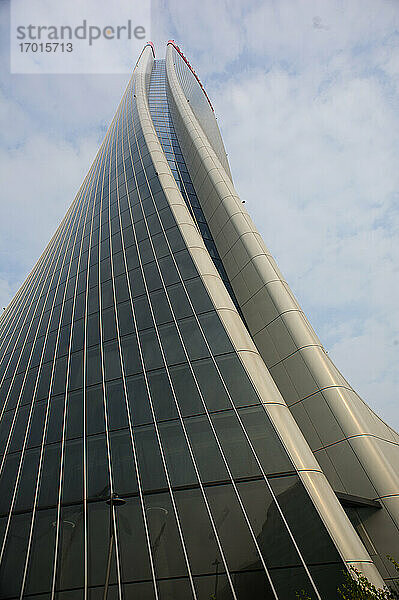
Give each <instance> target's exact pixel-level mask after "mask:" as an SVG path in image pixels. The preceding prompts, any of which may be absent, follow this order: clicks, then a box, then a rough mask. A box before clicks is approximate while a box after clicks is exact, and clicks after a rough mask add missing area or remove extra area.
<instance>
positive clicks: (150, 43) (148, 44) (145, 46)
mask: <svg viewBox="0 0 399 600" xmlns="http://www.w3.org/2000/svg"><path fill="white" fill-rule="evenodd" d="M147 46H150V48H151V50H152V53H153V55H154V58H155V48H154V44H153V43H152V42H147V43H146V44H145V45H144V46H143V49H142V51H141V52H140V56H139V57H138V59H137V61H136V66H135V67H134V68H136V67H137V65H138V64H139V62H140V59H141V57H142V56H143V52H144V50H145V49H146V48H147Z"/></svg>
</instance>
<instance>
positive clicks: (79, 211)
mask: <svg viewBox="0 0 399 600" xmlns="http://www.w3.org/2000/svg"><path fill="white" fill-rule="evenodd" d="M94 167H95V164H93V165H92V169H90V171H92V170H94ZM88 182H89V178H85V181H84V183H85V189H87V184H88ZM84 200H85V193H83V194H82V198H81V205H80V206H78V207H77V209H76V211H75V213H74V216H73V224H72V226H70V232H69V237H68V240H67V244H66V248H65V253H64V256H63V259H62V265H61V269H60V272H59V276H58V284H59V282H60V279H61V275H62V269H63V266H64V264H65V262H66V256H67V252H68V249H69V247H71V255H70V259H69V266H68V273H69V272H70V268H71V264H72V261H73V249H74V247H75V243H76V239H77V236H78V233H79V223H80V219H81V216H82V213H83V207H84ZM76 224H77V225H76ZM75 225H76V230H75V232H74V235H73V227H74V226H75ZM72 238H73V243H72V245H71V240H72ZM67 281H68V275H67V278H66V282H65V288H64V292H63V301H62V309H61V314H60V319H59V323H58V329H57V337H56V343H55V348H54V358H53V362H52V370H51V376H50V385H49V391H48V395H47V402H46V414H45V419H44V427H43V434H42V444H41V448H40V458H39V466H38V477H37V482H36V489H35V497H34V503H33V510H32V519H31V526H30V532H29V539H28V548H27V554H26V559H25V567H24V574H23V580H22V586H21V593H20V599H21V600H22V598H23V596H24V591H25V585H26V578H27V574H28V567H29V561H30V551H31V545H32V537H33V531H34V525H35V517H36V513H37V510H38V508H37V501H38V496H39V490H40V483H41V476H42V466H43V455H44V447H45V440H46V435H47V426H48V417H49V410H50V398H51V393H52V386H53V381H54V372H55V365H56V357H57V350H58V342H59V336H60V330H61V321H62V315H63V311H64V306H65V297H66V293H67ZM57 287H58V285H57ZM55 298H56V294H55V295H54V299H53V306H54V302H55ZM49 323H50V321H49ZM71 325H72V323H71ZM44 349H45V346H43V353H44ZM43 355H44V354H43ZM42 358H43V356H42ZM37 381H38V380H37ZM37 381H36V388H37ZM36 388H35V391H36Z"/></svg>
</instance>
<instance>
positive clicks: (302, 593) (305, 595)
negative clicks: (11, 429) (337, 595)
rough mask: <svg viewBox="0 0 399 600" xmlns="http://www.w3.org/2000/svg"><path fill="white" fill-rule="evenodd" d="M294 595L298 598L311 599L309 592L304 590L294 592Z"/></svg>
mask: <svg viewBox="0 0 399 600" xmlns="http://www.w3.org/2000/svg"><path fill="white" fill-rule="evenodd" d="M295 596H296V598H298V600H312V598H311V597H310V596H309V594H308V593H307V592H305V590H301V591H300V592H296V594H295Z"/></svg>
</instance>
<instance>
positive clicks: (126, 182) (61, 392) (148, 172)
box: [0, 61, 342, 600]
mask: <svg viewBox="0 0 399 600" xmlns="http://www.w3.org/2000/svg"><path fill="white" fill-rule="evenodd" d="M149 102H150V108H151V112H152V117H153V122H154V125H155V128H156V130H157V133H158V136H159V139H160V141H161V143H162V146H163V149H164V152H165V156H166V157H167V159H168V162H169V165H170V167H171V169H172V172H173V174H174V176H175V179H176V182H177V185H178V187H179V189H180V190H181V192H182V195H183V197H184V198H185V199H186V202H187V201H188V206H189V208H190V211H191V214H192V215H193V216H194V217H195V221H196V222H197V224H198V227H199V229H200V231H201V233H202V235H203V238H204V241H205V244H206V247H207V248H208V251H209V253H210V255H211V257H212V259H213V260H214V261H215V264H216V265H217V264H218V261H219V258H218V255H217V253H215V252H214V251H213V250H212V247H213V246H212V244H213V241H212V238H211V237H209V236H208V233H207V226H206V222H205V219H203V215H202V211H201V210H200V206H199V203H198V199H197V198H196V196H195V192H194V189H193V188H192V184H191V182H190V179H189V176H188V173H187V169H186V168H185V164H184V159H183V157H182V155H181V153H180V150H179V146H178V143H177V140H176V136H175V134H174V130H173V124H172V123H171V120H170V117H169V115H168V108H167V101H166V92H165V70H164V63H163V62H162V61H159V62H156V63H155V68H154V72H153V75H152V79H151V82H150V91H149ZM190 186H191V187H190ZM197 203H198V205H197ZM220 265H221V263H220ZM220 265H219V272H220V274H221V277H222V279H224V281H225V284H226V287H227V289H228V290H229V292H230V293H232V292H231V287H229V286H230V284H229V282H228V280H227V277H226V276H225V272H224V270H223V269H222V268H220ZM233 299H234V298H233ZM0 351H1V354H0V410H1V412H0V460H1V462H0V544H1V546H0V596H1V597H2V598H4V599H7V600H11V599H16V598H32V599H33V598H34V599H35V600H39V598H41V599H43V600H48V599H50V598H51V600H53V599H54V598H57V599H60V600H61V599H63V600H66V599H68V600H78V599H83V598H84V599H85V600H86V599H87V598H90V599H97V598H98V599H100V598H103V597H104V593H105V592H104V589H105V575H104V574H105V573H106V571H107V567H108V566H109V567H110V576H109V590H108V597H109V598H111V597H112V598H134V597H138V598H141V599H143V600H145V599H147V598H148V599H150V598H151V599H153V598H156V599H158V598H160V599H168V598H174V599H176V598H182V599H183V598H184V599H187V598H196V599H198V600H205V599H208V598H211V597H212V594H214V595H215V597H216V598H218V600H219V599H220V600H224V599H230V598H231V599H243V600H244V599H246V598H253V597H264V598H281V599H282V598H287V597H289V595H290V594H291V595H294V594H295V591H296V590H297V589H305V590H308V591H309V593H311V594H313V595H314V596H316V597H318V598H325V597H328V596H326V595H324V591H323V590H329V589H332V587H333V586H332V583H331V582H332V581H335V580H336V579H337V578H338V577H339V572H340V570H341V569H342V562H341V561H340V558H339V556H338V553H337V551H336V549H335V547H334V546H333V544H332V542H331V541H330V539H329V537H328V535H327V532H326V530H325V528H324V526H323V524H322V522H321V520H320V518H319V517H318V515H317V513H316V511H315V509H314V507H313V505H312V504H311V502H310V500H309V498H308V497H307V494H306V492H305V490H304V488H303V486H302V484H301V483H300V481H299V478H298V476H297V474H296V471H295V469H294V468H293V466H292V464H291V462H290V460H289V458H288V456H287V454H286V453H285V451H284V449H283V447H282V445H281V442H280V440H279V438H278V436H277V434H276V432H275V431H274V429H273V427H272V426H271V424H270V422H269V419H268V417H267V415H266V412H265V410H264V408H263V407H262V405H261V403H260V400H259V398H258V396H257V394H256V393H255V391H254V389H253V387H252V384H251V383H250V381H249V379H248V377H247V375H246V373H245V371H244V369H243V367H242V365H241V363H240V360H239V358H238V356H237V354H236V352H235V351H234V349H233V347H232V345H231V343H230V340H229V338H228V335H227V334H226V332H225V330H224V328H223V326H222V323H221V321H220V319H219V317H218V315H217V313H216V311H215V309H214V307H213V305H212V303H211V301H210V299H209V296H208V294H207V292H206V290H205V288H204V285H203V283H202V281H201V278H200V276H199V273H198V272H197V270H196V268H195V267H194V264H193V262H192V259H191V257H190V254H189V252H188V251H187V249H186V248H185V245H184V242H183V238H182V236H181V234H180V232H179V228H178V226H177V224H176V222H175V220H174V217H173V215H172V212H171V210H170V207H169V205H168V203H167V201H166V198H165V195H164V193H163V190H162V188H161V185H160V183H159V179H158V177H157V174H156V172H155V169H154V166H153V164H152V161H151V158H150V155H149V152H148V150H147V148H146V146H145V143H144V137H143V133H142V131H141V126H140V122H139V118H138V114H137V110H136V105H135V76H134V74H133V77H132V80H131V82H130V83H129V85H128V88H127V90H126V92H125V95H124V96H123V98H122V101H121V103H120V105H119V108H118V110H117V113H116V115H115V117H114V119H113V121H112V123H111V125H110V128H109V130H108V132H107V135H106V137H105V140H104V142H103V144H102V146H101V148H100V150H99V153H98V155H97V157H96V159H95V161H94V163H93V165H92V167H91V169H90V171H89V173H88V175H87V177H86V178H85V181H84V182H83V185H82V187H81V189H80V190H79V192H78V195H77V197H76V199H75V201H74V203H73V204H72V206H71V209H70V210H69V211H68V213H67V215H66V217H65V219H64V221H63V222H62V223H61V225H60V227H59V229H58V231H57V233H56V234H55V236H54V238H53V239H52V241H51V242H50V244H49V246H48V248H47V249H46V251H45V252H44V254H43V256H42V257H41V259H40V260H39V262H38V263H37V265H36V267H35V268H34V269H33V271H32V273H31V275H30V276H29V277H28V279H27V281H26V283H25V284H24V285H23V286H22V288H21V290H20V292H19V293H18V294H17V295H16V297H15V299H14V301H13V302H12V303H11V305H10V306H9V308H8V309H7V311H6V312H5V314H4V315H3V316H2V318H1V321H0ZM115 494H117V495H118V496H119V497H121V498H123V501H124V504H123V505H122V506H118V507H117V506H116V505H115V504H113V503H112V502H111V498H113V496H114V495H115ZM298 513H300V516H298ZM310 533H311V535H310ZM271 539H272V540H277V542H275V543H273V544H271V543H270V540H271Z"/></svg>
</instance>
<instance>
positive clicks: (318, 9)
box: [0, 0, 399, 429]
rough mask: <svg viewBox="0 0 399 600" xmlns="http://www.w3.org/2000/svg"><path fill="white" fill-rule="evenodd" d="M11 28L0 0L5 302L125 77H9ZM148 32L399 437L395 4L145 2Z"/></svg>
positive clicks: (398, 39)
mask: <svg viewBox="0 0 399 600" xmlns="http://www.w3.org/2000/svg"><path fill="white" fill-rule="evenodd" d="M76 3H77V6H78V4H79V2H78V0H76ZM99 10H101V7H100V4H99ZM8 32H9V0H1V2H0V49H1V51H0V65H1V72H2V76H1V83H0V107H1V111H0V118H1V127H0V176H1V179H0V181H1V190H0V202H1V211H2V219H1V220H0V305H1V306H6V304H7V303H8V302H9V300H10V299H11V297H12V296H13V295H14V293H15V292H16V290H17V289H18V287H19V286H20V284H21V283H22V281H23V280H24V278H25V277H26V275H27V273H28V272H29V271H30V269H31V268H32V266H33V265H34V263H35V262H36V260H37V258H38V257H39V255H40V254H41V252H42V250H43V248H44V246H45V245H46V244H47V242H48V240H49V239H50V237H51V235H52V234H53V232H54V230H55V229H56V227H57V225H58V223H59V221H60V220H61V218H62V217H63V215H64V213H65V211H66V209H67V207H68V206H69V204H70V203H71V201H72V199H73V197H74V194H75V193H76V191H77V189H78V187H79V185H80V183H81V181H82V179H83V177H84V175H85V173H86V171H87V170H88V168H89V166H90V164H91V161H92V159H93V157H94V154H95V152H96V149H97V147H98V145H99V144H100V143H101V140H102V137H103V135H104V133H105V130H106V127H107V124H108V123H109V121H110V120H111V118H112V116H113V113H114V111H115V109H116V107H117V104H118V102H119V99H120V97H121V94H122V93H123V90H124V88H125V86H126V83H127V81H128V75H126V76H124V75H75V76H74V75H40V76H39V75H10V70H9V50H8V45H9V33H8ZM151 37H152V39H153V41H154V43H155V45H156V51H157V54H158V55H159V56H163V55H164V51H165V43H166V41H167V40H168V39H170V38H173V39H175V40H176V41H177V42H178V44H179V45H180V46H181V48H182V49H183V51H184V52H185V54H186V56H187V57H188V58H189V60H190V62H191V63H192V64H193V66H194V68H195V69H196V71H197V73H198V74H199V75H200V77H201V80H202V81H203V83H204V85H205V87H206V89H207V92H208V94H209V96H210V97H211V100H212V103H213V105H214V107H215V111H216V114H217V115H218V123H219V126H220V128H221V131H222V135H223V138H224V141H225V145H226V149H227V152H228V155H229V160H230V163H231V167H232V173H233V177H234V182H235V184H236V187H237V190H238V192H239V193H240V195H241V197H242V198H243V199H245V200H246V202H247V204H246V206H247V208H248V210H249V211H250V213H251V216H252V217H253V220H254V221H255V223H256V225H257V226H258V228H259V230H260V232H261V233H262V235H263V237H264V239H265V242H266V244H267V245H268V246H269V248H270V250H271V252H272V253H273V254H274V256H275V257H276V259H277V261H278V264H279V266H280V268H281V270H282V271H283V273H284V275H285V276H286V278H287V280H288V282H289V284H290V286H291V287H292V289H293V291H294V293H295V294H296V296H297V298H298V300H299V302H300V303H301V305H302V307H303V308H304V310H305V313H306V314H307V316H308V318H309V320H310V322H311V323H312V325H313V326H314V328H315V330H316V332H317V333H318V335H319V336H320V338H321V340H322V342H323V343H324V345H325V346H326V348H327V350H328V352H329V354H330V356H331V357H332V358H333V360H334V361H335V362H336V364H337V366H338V367H339V368H340V369H341V370H342V372H343V374H344V375H345V376H346V377H347V378H348V379H349V381H350V382H351V383H352V385H353V386H354V387H355V389H356V390H357V391H358V392H359V393H360V394H361V395H362V396H363V398H364V399H365V400H366V401H367V402H368V403H369V404H370V406H371V407H372V408H374V409H375V410H376V411H377V412H378V414H380V416H382V417H383V418H384V419H386V420H387V421H388V422H389V423H390V424H391V425H393V426H395V427H396V429H399V408H398V407H399V402H398V384H399V370H398V363H399V303H398V300H397V298H398V295H399V250H398V248H399V232H398V230H399V168H398V158H399V143H398V142H399V3H398V2H397V1H396V0H394V1H390V0H351V2H343V1H342V2H341V1H337V0H335V1H330V0H321V1H316V0H306V1H303V0H298V1H296V0H279V1H278V2H277V1H272V0H262V1H258V2H245V1H244V0H240V1H238V0H231V1H229V2H227V1H225V2H223V1H219V2H215V1H214V0H213V1H212V0H202V1H201V2H198V1H197V0H186V1H185V2H184V3H183V2H182V1H181V0H179V1H177V0H168V1H166V0H165V1H162V0H154V1H153V28H152V34H151ZM136 58H137V57H136V56H132V59H131V64H132V68H133V66H134V63H135V61H136Z"/></svg>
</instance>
